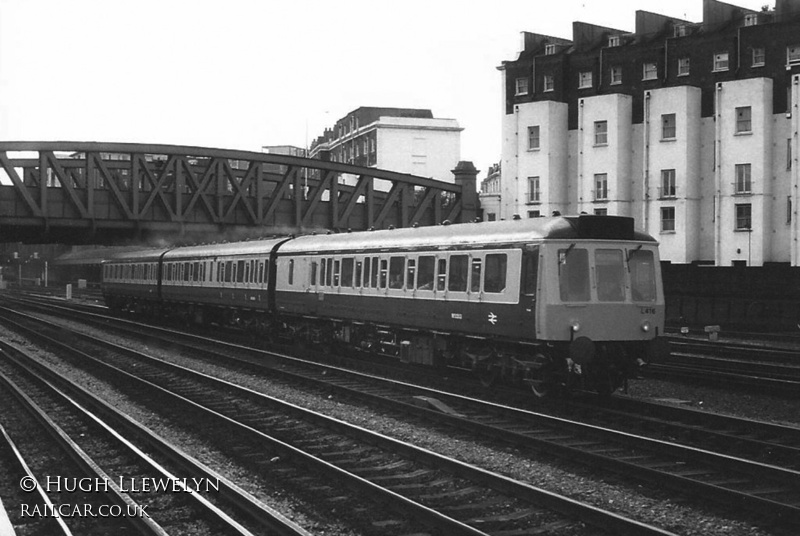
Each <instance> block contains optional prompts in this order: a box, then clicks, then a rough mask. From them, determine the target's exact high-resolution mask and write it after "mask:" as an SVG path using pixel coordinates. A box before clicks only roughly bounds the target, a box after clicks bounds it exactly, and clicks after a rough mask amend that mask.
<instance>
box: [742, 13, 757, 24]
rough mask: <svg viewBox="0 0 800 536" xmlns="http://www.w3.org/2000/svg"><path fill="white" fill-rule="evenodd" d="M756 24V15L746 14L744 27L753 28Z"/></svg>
mask: <svg viewBox="0 0 800 536" xmlns="http://www.w3.org/2000/svg"><path fill="white" fill-rule="evenodd" d="M756 24H758V14H757V13H748V14H747V15H745V16H744V25H745V26H755V25H756Z"/></svg>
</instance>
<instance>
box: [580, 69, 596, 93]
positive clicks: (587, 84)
mask: <svg viewBox="0 0 800 536" xmlns="http://www.w3.org/2000/svg"><path fill="white" fill-rule="evenodd" d="M592 84H593V78H592V71H591V70H589V71H579V72H578V89H591V88H592Z"/></svg>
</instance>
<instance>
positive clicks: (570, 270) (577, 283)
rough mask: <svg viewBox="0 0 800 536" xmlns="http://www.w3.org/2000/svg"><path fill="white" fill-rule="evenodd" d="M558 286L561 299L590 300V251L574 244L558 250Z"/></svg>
mask: <svg viewBox="0 0 800 536" xmlns="http://www.w3.org/2000/svg"><path fill="white" fill-rule="evenodd" d="M558 287H559V290H560V293H561V301H565V302H579V301H589V252H588V251H587V250H585V249H576V248H575V246H574V244H573V245H572V246H570V247H569V248H567V249H559V250H558Z"/></svg>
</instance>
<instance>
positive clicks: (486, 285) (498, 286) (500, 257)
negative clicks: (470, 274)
mask: <svg viewBox="0 0 800 536" xmlns="http://www.w3.org/2000/svg"><path fill="white" fill-rule="evenodd" d="M507 259H508V257H507V255H506V254H505V253H490V254H489V255H486V275H484V281H483V291H484V292H492V293H499V292H503V291H504V290H505V289H506V268H507V266H508V260H507ZM536 261H537V262H538V261H539V256H538V252H537V256H536ZM533 279H534V284H533V291H534V293H535V292H536V272H535V271H534V277H533Z"/></svg>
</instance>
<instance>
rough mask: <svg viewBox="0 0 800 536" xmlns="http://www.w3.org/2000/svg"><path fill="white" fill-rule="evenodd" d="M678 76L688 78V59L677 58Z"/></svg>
mask: <svg viewBox="0 0 800 536" xmlns="http://www.w3.org/2000/svg"><path fill="white" fill-rule="evenodd" d="M678 76H689V58H678Z"/></svg>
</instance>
